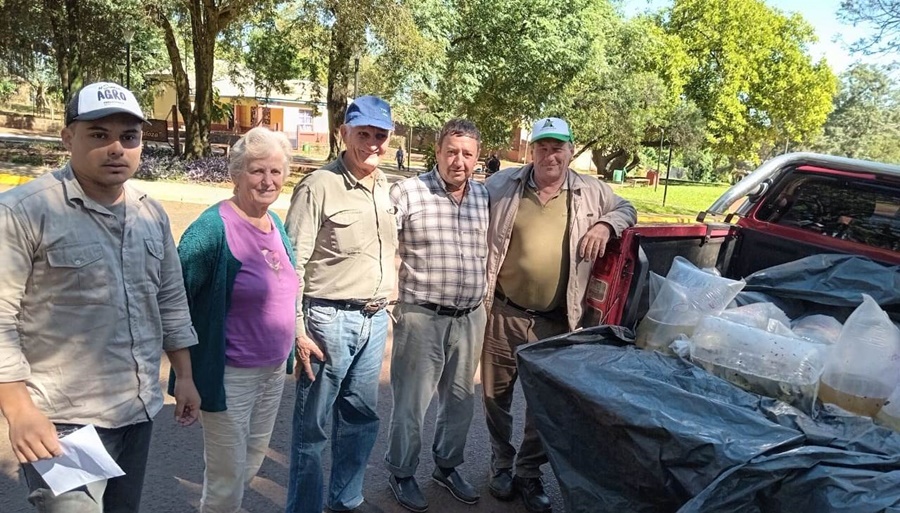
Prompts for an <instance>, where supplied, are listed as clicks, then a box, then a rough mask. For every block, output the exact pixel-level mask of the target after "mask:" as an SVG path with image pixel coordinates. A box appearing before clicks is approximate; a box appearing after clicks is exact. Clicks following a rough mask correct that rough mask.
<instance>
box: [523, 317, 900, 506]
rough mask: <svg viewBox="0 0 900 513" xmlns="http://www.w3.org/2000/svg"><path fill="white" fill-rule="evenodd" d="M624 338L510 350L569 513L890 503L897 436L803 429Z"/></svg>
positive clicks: (793, 419)
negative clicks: (512, 352) (513, 354)
mask: <svg viewBox="0 0 900 513" xmlns="http://www.w3.org/2000/svg"><path fill="white" fill-rule="evenodd" d="M629 337H630V332H629V331H628V330H624V329H623V328H615V327H609V326H600V327H596V328H590V329H587V330H583V331H580V332H576V333H570V334H567V335H563V336H560V337H555V338H551V339H548V340H545V341H541V342H537V343H534V344H530V345H528V346H525V347H523V348H522V349H521V350H520V351H519V352H518V365H519V373H520V377H521V380H522V387H523V389H524V391H525V398H526V400H527V402H528V406H529V408H530V409H531V411H532V413H533V415H534V418H535V422H536V425H537V428H538V431H539V432H540V435H541V440H542V442H543V443H544V446H545V448H546V450H547V454H548V457H549V459H550V463H551V465H552V466H553V470H554V473H555V474H556V477H557V479H558V481H559V483H560V488H561V490H562V494H563V498H564V500H565V503H566V510H567V511H568V512H569V513H580V512H585V513H587V512H590V513H595V512H598V513H599V512H617V513H620V512H632V511H633V512H667V511H671V512H675V511H679V508H682V506H684V508H685V509H684V510H683V511H684V512H685V513H687V512H700V511H704V512H711V511H722V512H725V511H728V512H733V511H748V512H750V511H760V512H762V511H765V512H779V511H783V512H785V513H788V512H790V513H802V512H805V511H808V512H810V513H812V512H816V513H819V512H827V511H882V510H889V509H888V508H890V507H896V506H898V505H900V460H898V457H900V456H898V455H900V435H898V434H896V433H894V432H893V431H890V430H887V429H883V428H880V427H878V426H875V425H874V424H872V422H871V420H868V419H864V418H861V417H856V416H849V415H846V414H840V413H835V412H834V411H832V410H830V409H826V410H823V411H822V412H821V413H820V415H819V416H818V417H817V418H816V419H813V418H810V417H809V416H807V415H805V414H803V413H802V412H800V411H799V410H797V409H795V408H792V407H790V406H788V405H786V404H784V403H782V402H779V401H776V400H774V399H770V398H765V397H761V396H758V395H755V394H751V393H749V392H745V391H743V390H742V389H740V388H738V387H736V386H734V385H732V384H731V383H728V382H727V381H724V380H722V379H719V378H716V377H715V376H712V375H710V374H708V373H707V372H706V371H704V370H703V369H701V368H699V367H696V366H694V365H693V364H691V363H690V362H687V361H684V360H681V359H678V358H674V357H669V356H664V355H661V354H659V353H654V352H646V351H642V350H639V349H636V348H634V347H633V346H630V345H629V342H630V338H629ZM816 462H818V463H816ZM816 465H821V469H818V467H816ZM804 469H806V471H804ZM810 469H811V470H810ZM825 479H827V480H828V483H830V484H831V486H825V487H823V484H825V481H823V480H825ZM753 488H755V489H757V490H759V491H758V492H755V493H744V491H745V490H748V489H753ZM812 488H816V492H815V493H814V494H813V493H812V492H810V489H812ZM820 488H821V489H820ZM847 490H852V492H848V491H847ZM763 498H767V499H766V501H765V502H761V501H762V499H763ZM769 498H770V499H769ZM813 498H814V499H815V500H814V501H813V500H812V499H813ZM689 501H690V502H689ZM804 501H806V502H804ZM802 504H808V506H806V507H801V506H800V505H802Z"/></svg>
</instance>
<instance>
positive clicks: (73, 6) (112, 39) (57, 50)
mask: <svg viewBox="0 0 900 513" xmlns="http://www.w3.org/2000/svg"><path fill="white" fill-rule="evenodd" d="M140 15H141V14H140V10H139V8H138V4H137V3H136V2H135V1H134V0H123V1H121V2H108V1H104V0H41V1H37V2H35V1H31V0H5V1H3V2H0V59H2V60H3V61H4V62H5V63H6V64H7V70H8V71H9V72H10V73H11V74H13V75H15V76H18V77H19V78H22V79H23V80H26V81H28V82H31V83H32V85H34V86H36V87H38V86H40V87H46V86H48V85H49V84H46V83H45V82H43V81H41V80H38V78H39V77H40V74H41V70H42V68H43V67H44V66H46V65H47V64H52V65H53V66H54V68H55V74H56V83H55V84H53V85H54V86H55V89H56V90H57V91H58V92H59V97H60V100H61V101H63V102H66V101H68V99H69V98H70V97H71V96H72V94H74V92H75V91H76V90H78V88H80V87H81V86H82V85H83V84H84V83H85V82H93V81H96V80H104V79H105V80H115V79H116V78H118V76H119V66H120V65H124V62H125V44H124V42H123V37H122V35H123V33H124V30H125V28H126V27H130V28H134V27H137V26H139V25H140V23H141V21H140ZM86 27H90V30H86ZM36 80H37V83H36V82H35V81H36Z"/></svg>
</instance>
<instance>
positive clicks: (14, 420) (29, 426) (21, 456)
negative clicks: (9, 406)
mask: <svg viewBox="0 0 900 513" xmlns="http://www.w3.org/2000/svg"><path fill="white" fill-rule="evenodd" d="M6 420H7V421H8V422H9V443H10V445H12V448H13V452H15V453H16V458H17V459H18V460H19V463H31V462H35V461H37V460H44V459H48V458H53V457H56V456H61V455H62V453H63V451H62V447H60V446H59V438H58V437H57V436H56V426H54V425H53V423H52V422H50V420H49V419H48V418H47V417H46V416H45V415H44V414H43V413H41V411H40V410H38V409H37V408H36V407H35V406H34V405H30V406H26V407H24V408H22V409H21V410H19V411H17V412H16V413H15V414H7V417H6Z"/></svg>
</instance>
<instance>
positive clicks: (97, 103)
mask: <svg viewBox="0 0 900 513" xmlns="http://www.w3.org/2000/svg"><path fill="white" fill-rule="evenodd" d="M113 114H131V115H132V116H134V117H136V118H138V119H140V120H141V121H147V119H146V118H145V117H144V113H143V111H141V106H140V105H138V102H137V98H135V97H134V93H132V92H131V91H129V90H128V89H125V88H124V87H122V86H120V85H119V84H114V83H112V82H95V83H93V84H89V85H86V86H84V87H82V88H81V90H80V91H78V92H77V93H76V94H75V96H73V97H72V99H71V100H69V104H68V105H67V106H66V126H69V125H70V124H71V123H72V122H74V121H92V120H95V119H100V118H105V117H107V116H112V115H113Z"/></svg>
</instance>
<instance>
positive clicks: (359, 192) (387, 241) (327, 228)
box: [285, 154, 397, 334]
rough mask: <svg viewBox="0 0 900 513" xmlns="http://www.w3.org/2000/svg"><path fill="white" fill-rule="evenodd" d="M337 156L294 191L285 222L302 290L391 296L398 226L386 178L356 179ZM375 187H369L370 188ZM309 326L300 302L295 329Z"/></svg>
mask: <svg viewBox="0 0 900 513" xmlns="http://www.w3.org/2000/svg"><path fill="white" fill-rule="evenodd" d="M343 157H344V156H343V154H341V157H340V158H338V159H337V160H335V161H333V162H330V163H328V164H327V165H325V166H323V167H322V168H321V169H318V170H316V171H313V172H312V173H310V174H309V175H308V176H307V177H306V178H304V179H303V181H301V182H300V183H299V184H297V186H296V187H294V193H293V196H292V197H291V207H290V209H289V210H288V214H287V219H286V221H285V228H286V230H287V234H288V237H290V239H291V243H292V244H293V245H294V252H295V255H296V257H297V275H298V276H302V277H303V294H302V295H300V296H298V300H299V301H302V296H303V295H306V296H309V297H314V298H319V299H332V300H367V299H375V298H386V297H389V296H390V294H391V292H392V290H393V288H394V281H395V278H394V275H395V272H394V255H395V253H396V249H397V228H396V222H395V220H394V209H393V206H392V204H391V198H390V195H389V189H388V182H387V178H385V176H384V174H383V173H382V172H381V171H380V170H376V171H375V173H377V174H376V175H375V179H374V181H372V180H370V181H369V184H368V187H367V186H366V185H367V184H364V183H362V182H361V181H359V180H357V179H356V178H355V177H354V176H353V174H352V173H351V172H350V170H348V169H347V168H346V166H344V162H343ZM369 187H371V190H370V188H369ZM305 332H306V328H305V326H304V324H303V311H302V308H300V307H299V305H298V308H297V333H298V334H302V333H305Z"/></svg>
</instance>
